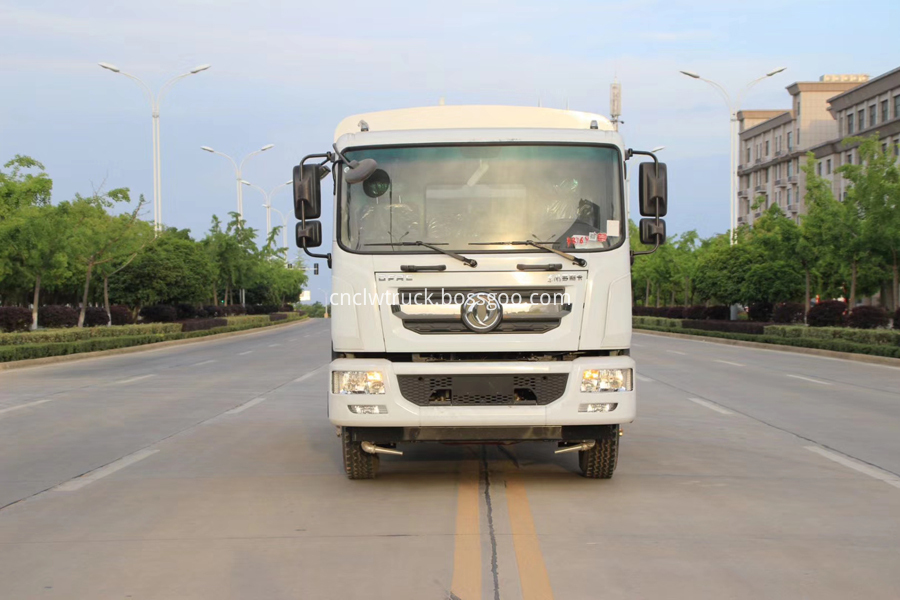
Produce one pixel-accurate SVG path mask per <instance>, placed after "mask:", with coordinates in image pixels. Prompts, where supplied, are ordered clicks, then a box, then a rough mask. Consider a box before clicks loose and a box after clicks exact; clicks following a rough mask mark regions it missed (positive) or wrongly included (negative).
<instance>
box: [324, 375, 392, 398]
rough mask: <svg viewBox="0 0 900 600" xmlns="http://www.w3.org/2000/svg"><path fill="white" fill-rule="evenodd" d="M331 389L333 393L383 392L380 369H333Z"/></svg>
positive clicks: (382, 376) (382, 379)
mask: <svg viewBox="0 0 900 600" xmlns="http://www.w3.org/2000/svg"><path fill="white" fill-rule="evenodd" d="M331 391H332V392H334V393H335V394H383V393H384V373H382V372H381V371H333V372H332V373H331Z"/></svg>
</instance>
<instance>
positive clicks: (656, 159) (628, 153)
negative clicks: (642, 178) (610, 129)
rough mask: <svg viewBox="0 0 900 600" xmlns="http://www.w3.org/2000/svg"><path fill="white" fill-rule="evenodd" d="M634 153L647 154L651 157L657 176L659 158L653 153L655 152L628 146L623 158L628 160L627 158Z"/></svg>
mask: <svg viewBox="0 0 900 600" xmlns="http://www.w3.org/2000/svg"><path fill="white" fill-rule="evenodd" d="M635 154H640V155H641V156H649V157H650V158H652V159H653V164H654V165H655V166H656V176H657V177H659V159H658V158H656V155H655V154H653V153H652V152H648V151H646V150H634V149H632V148H629V149H628V150H627V151H626V152H625V160H628V159H629V158H631V157H632V156H634V155H635Z"/></svg>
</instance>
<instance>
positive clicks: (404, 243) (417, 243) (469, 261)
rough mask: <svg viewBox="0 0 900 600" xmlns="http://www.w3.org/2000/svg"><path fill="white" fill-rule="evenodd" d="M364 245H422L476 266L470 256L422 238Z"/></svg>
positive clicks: (470, 265) (467, 264) (476, 263)
mask: <svg viewBox="0 0 900 600" xmlns="http://www.w3.org/2000/svg"><path fill="white" fill-rule="evenodd" d="M439 243H440V244H442V245H444V246H446V245H447V244H446V242H439ZM365 245H366V246H424V247H425V248H429V249H431V250H434V251H435V252H440V253H441V254H446V255H447V256H449V257H450V258H455V259H456V260H458V261H460V262H461V263H463V264H465V265H466V266H469V267H477V266H478V262H476V261H475V260H474V259H472V258H466V257H465V256H462V255H461V254H457V253H456V252H451V251H450V250H444V249H443V248H439V247H438V245H437V244H429V243H426V242H423V241H422V240H417V241H415V242H379V243H377V244H365Z"/></svg>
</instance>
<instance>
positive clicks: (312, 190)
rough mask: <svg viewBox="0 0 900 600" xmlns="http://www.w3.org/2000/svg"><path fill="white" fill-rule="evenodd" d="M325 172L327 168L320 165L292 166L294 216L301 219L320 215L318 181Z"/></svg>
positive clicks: (319, 188)
mask: <svg viewBox="0 0 900 600" xmlns="http://www.w3.org/2000/svg"><path fill="white" fill-rule="evenodd" d="M323 171H324V173H323ZM327 173H328V170H327V168H326V167H323V166H320V165H297V166H296V167H294V216H295V217H297V218H298V219H300V220H301V221H302V220H303V219H318V218H319V217H321V216H322V187H321V185H320V184H319V181H320V180H321V179H322V177H324V176H325V175H327ZM320 237H321V236H320Z"/></svg>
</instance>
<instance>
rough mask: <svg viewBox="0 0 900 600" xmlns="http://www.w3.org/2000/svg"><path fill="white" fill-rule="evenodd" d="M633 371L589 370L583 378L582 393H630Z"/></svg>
mask: <svg viewBox="0 0 900 600" xmlns="http://www.w3.org/2000/svg"><path fill="white" fill-rule="evenodd" d="M631 390H632V386H631V369H588V370H587V371H585V372H584V373H583V374H582V376H581V391H582V392H630V391H631Z"/></svg>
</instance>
